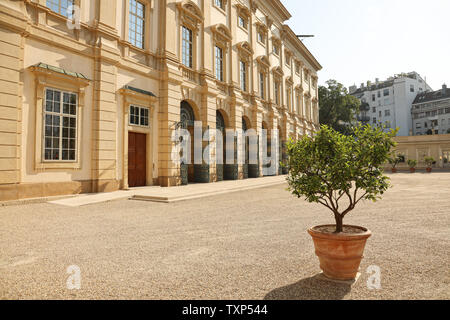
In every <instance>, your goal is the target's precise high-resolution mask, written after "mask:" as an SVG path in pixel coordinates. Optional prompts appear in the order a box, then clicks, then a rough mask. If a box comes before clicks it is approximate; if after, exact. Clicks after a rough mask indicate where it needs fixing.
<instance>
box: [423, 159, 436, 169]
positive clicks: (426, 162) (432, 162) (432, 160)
mask: <svg viewBox="0 0 450 320" xmlns="http://www.w3.org/2000/svg"><path fill="white" fill-rule="evenodd" d="M423 160H424V161H425V164H426V165H427V172H428V173H430V172H431V171H432V170H433V169H432V168H433V164H435V160H434V158H433V157H425V158H424V159H423Z"/></svg>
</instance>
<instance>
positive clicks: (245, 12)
mask: <svg viewBox="0 0 450 320" xmlns="http://www.w3.org/2000/svg"><path fill="white" fill-rule="evenodd" d="M235 6H236V9H237V12H238V15H243V16H245V18H247V19H248V18H250V16H251V14H250V10H249V8H247V7H246V6H244V5H242V4H240V3H237V4H236V5H235Z"/></svg>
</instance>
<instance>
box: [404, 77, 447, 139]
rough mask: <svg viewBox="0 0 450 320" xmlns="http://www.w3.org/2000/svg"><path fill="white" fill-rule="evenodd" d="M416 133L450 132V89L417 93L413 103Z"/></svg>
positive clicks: (414, 129)
mask: <svg viewBox="0 0 450 320" xmlns="http://www.w3.org/2000/svg"><path fill="white" fill-rule="evenodd" d="M411 112H412V118H413V131H414V135H415V136H418V135H425V134H428V135H430V134H450V89H448V88H447V86H446V85H445V84H444V85H442V89H440V90H437V91H431V92H423V93H420V94H418V95H417V97H416V99H415V100H414V102H413V104H412V111H411Z"/></svg>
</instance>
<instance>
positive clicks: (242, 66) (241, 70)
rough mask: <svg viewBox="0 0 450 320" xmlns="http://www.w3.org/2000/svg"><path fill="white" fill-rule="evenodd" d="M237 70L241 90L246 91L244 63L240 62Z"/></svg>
mask: <svg viewBox="0 0 450 320" xmlns="http://www.w3.org/2000/svg"><path fill="white" fill-rule="evenodd" d="M239 69H240V72H239V73H240V78H241V90H242V91H247V64H246V63H245V62H244V61H240V63H239Z"/></svg>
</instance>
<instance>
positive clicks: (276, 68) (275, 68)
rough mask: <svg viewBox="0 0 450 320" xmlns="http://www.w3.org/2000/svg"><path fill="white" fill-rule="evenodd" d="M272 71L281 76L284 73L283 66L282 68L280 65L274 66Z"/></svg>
mask: <svg viewBox="0 0 450 320" xmlns="http://www.w3.org/2000/svg"><path fill="white" fill-rule="evenodd" d="M272 73H273V74H274V75H277V76H279V77H282V76H283V75H284V72H283V68H281V67H280V66H278V67H274V68H272Z"/></svg>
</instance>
